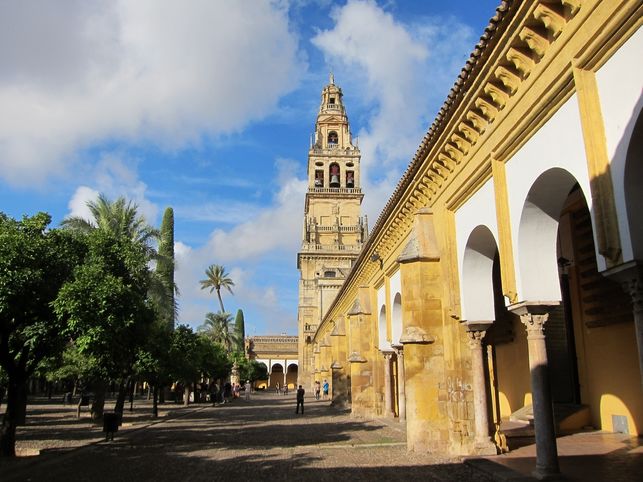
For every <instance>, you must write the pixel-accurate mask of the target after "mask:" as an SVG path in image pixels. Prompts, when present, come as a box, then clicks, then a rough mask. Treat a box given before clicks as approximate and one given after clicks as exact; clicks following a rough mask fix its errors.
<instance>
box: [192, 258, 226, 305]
mask: <svg viewBox="0 0 643 482" xmlns="http://www.w3.org/2000/svg"><path fill="white" fill-rule="evenodd" d="M205 275H206V276H207V278H206V279H204V280H201V281H199V283H201V289H202V290H204V289H206V288H210V293H212V292H213V291H214V290H216V292H217V298H219V305H221V313H225V308H224V307H223V300H222V299H221V288H225V289H227V290H228V291H229V292H230V294H234V293H233V292H232V287H233V286H234V281H232V279H231V278H230V275H229V274H228V273H226V272H225V268H224V267H223V266H221V265H220V264H211V265H210V266H208V269H206V270H205Z"/></svg>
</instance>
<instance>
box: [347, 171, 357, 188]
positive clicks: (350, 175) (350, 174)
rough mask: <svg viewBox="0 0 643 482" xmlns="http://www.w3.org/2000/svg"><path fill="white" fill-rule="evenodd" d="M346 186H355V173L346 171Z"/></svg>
mask: <svg viewBox="0 0 643 482" xmlns="http://www.w3.org/2000/svg"><path fill="white" fill-rule="evenodd" d="M346 187H355V173H354V172H353V171H346Z"/></svg>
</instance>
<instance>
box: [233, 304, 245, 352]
mask: <svg viewBox="0 0 643 482" xmlns="http://www.w3.org/2000/svg"><path fill="white" fill-rule="evenodd" d="M234 332H235V337H236V342H237V345H236V351H238V352H239V353H244V349H245V347H244V346H243V342H244V340H245V339H246V326H245V321H244V319H243V311H242V310H240V309H239V310H237V316H236V317H235V319H234Z"/></svg>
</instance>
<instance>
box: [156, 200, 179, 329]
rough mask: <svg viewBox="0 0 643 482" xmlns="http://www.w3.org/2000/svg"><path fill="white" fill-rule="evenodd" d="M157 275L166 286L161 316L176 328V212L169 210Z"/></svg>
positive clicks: (161, 234)
mask: <svg viewBox="0 0 643 482" xmlns="http://www.w3.org/2000/svg"><path fill="white" fill-rule="evenodd" d="M156 273H157V275H158V277H159V278H160V280H161V282H162V283H163V284H164V286H165V290H166V296H165V297H163V298H162V299H163V302H162V306H161V310H160V312H161V314H162V315H163V316H165V317H166V318H167V320H166V321H167V323H168V325H170V326H171V327H172V328H174V320H175V318H176V316H175V315H176V300H175V296H174V293H175V290H176V286H175V284H174V211H173V210H172V208H167V209H166V210H165V213H163V222H162V223H161V233H160V239H159V249H158V259H157V263H156Z"/></svg>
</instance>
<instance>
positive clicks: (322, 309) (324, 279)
mask: <svg viewBox="0 0 643 482" xmlns="http://www.w3.org/2000/svg"><path fill="white" fill-rule="evenodd" d="M342 97H343V94H342V89H341V88H339V87H338V86H337V85H335V79H334V78H333V74H330V79H329V83H328V85H326V86H325V87H324V88H323V90H322V93H321V105H320V106H319V112H318V114H317V122H316V123H315V133H314V134H313V135H312V136H311V145H310V150H309V151H308V191H307V192H306V199H305V205H304V222H303V233H302V238H303V239H302V243H301V251H300V252H299V253H298V255H297V268H298V269H299V270H300V272H301V276H300V280H299V310H298V333H299V383H301V384H302V385H303V384H309V383H313V382H314V379H313V375H314V374H313V373H312V372H311V366H312V360H313V356H314V350H313V347H312V346H311V345H310V343H309V340H310V338H311V337H312V335H313V334H314V333H315V331H316V330H317V327H318V325H319V323H320V322H321V320H322V319H323V317H324V315H325V314H326V311H327V310H328V308H329V307H330V304H331V303H332V301H333V300H334V298H335V296H336V294H337V292H338V291H339V289H340V288H341V286H342V284H343V283H344V280H345V279H346V276H347V275H348V273H349V271H350V270H351V268H352V266H353V262H354V260H355V259H356V258H357V256H358V255H359V253H360V251H361V249H362V244H363V243H364V242H365V241H366V237H367V236H368V223H367V220H366V216H361V215H360V207H361V204H362V198H363V197H364V195H363V194H362V190H361V188H360V168H359V166H360V158H361V155H360V151H359V148H358V147H357V145H356V144H357V143H355V145H354V144H353V139H352V137H351V132H350V127H349V124H348V117H347V116H346V109H345V107H344V102H343V98H342ZM326 368H329V367H326ZM328 376H330V372H329V374H328ZM318 378H321V377H318ZM326 378H327V377H326Z"/></svg>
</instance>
